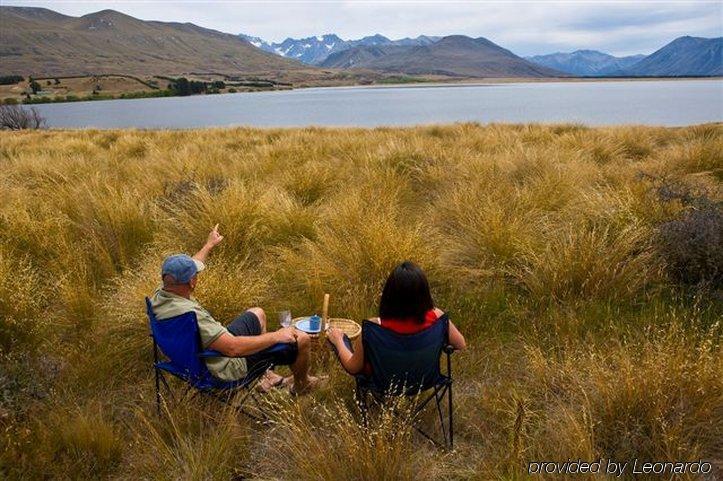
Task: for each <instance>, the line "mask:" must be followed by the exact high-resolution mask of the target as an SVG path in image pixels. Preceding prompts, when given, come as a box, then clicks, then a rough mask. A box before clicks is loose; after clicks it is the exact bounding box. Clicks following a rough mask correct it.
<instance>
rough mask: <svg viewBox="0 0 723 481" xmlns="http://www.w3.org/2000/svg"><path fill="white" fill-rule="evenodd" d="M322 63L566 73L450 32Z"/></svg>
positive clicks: (459, 73)
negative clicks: (421, 41) (430, 40)
mask: <svg viewBox="0 0 723 481" xmlns="http://www.w3.org/2000/svg"><path fill="white" fill-rule="evenodd" d="M321 66H322V67H327V68H363V69H369V70H375V71H378V72H386V73H391V72H402V73H405V74H409V75H443V76H448V77H558V76H564V74H562V73H561V72H559V71H557V70H553V69H550V68H547V67H543V66H540V65H536V64H533V63H531V62H528V61H527V60H525V59H523V58H520V57H518V56H517V55H515V54H513V53H512V52H510V51H509V50H506V49H504V48H502V47H500V46H499V45H497V44H495V43H493V42H491V41H489V40H487V39H486V38H483V37H480V38H470V37H465V36H463V35H450V36H448V37H443V38H442V39H440V40H438V41H436V42H434V43H431V44H428V45H416V46H414V45H409V46H404V45H387V46H378V47H366V46H360V47H354V48H352V49H349V50H345V51H342V52H337V53H334V54H331V55H329V56H328V57H327V59H326V60H325V61H324V62H323V63H322V64H321Z"/></svg>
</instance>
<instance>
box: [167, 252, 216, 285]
mask: <svg viewBox="0 0 723 481" xmlns="http://www.w3.org/2000/svg"><path fill="white" fill-rule="evenodd" d="M205 268H206V265H205V264H204V263H203V262H201V261H199V260H196V259H194V258H193V257H191V256H189V255H186V254H175V255H172V256H168V257H166V259H165V260H164V261H163V267H161V277H163V276H166V275H169V276H171V277H173V279H174V280H175V281H176V282H177V283H178V284H187V283H188V282H189V281H190V280H191V279H193V276H195V275H196V274H197V273H199V272H201V271H202V270H204V269H205Z"/></svg>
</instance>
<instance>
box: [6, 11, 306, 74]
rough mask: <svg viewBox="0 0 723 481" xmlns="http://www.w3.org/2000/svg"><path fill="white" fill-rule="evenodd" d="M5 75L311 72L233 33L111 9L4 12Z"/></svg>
mask: <svg viewBox="0 0 723 481" xmlns="http://www.w3.org/2000/svg"><path fill="white" fill-rule="evenodd" d="M0 20H1V21H2V29H0V56H2V58H3V61H2V70H3V74H5V75H8V74H18V75H24V76H28V75H32V76H35V77H38V76H40V77H42V76H57V75H92V74H107V73H115V74H136V75H159V74H164V75H179V74H184V73H185V74H188V73H194V72H196V73H206V72H221V73H226V74H244V75H254V74H256V75H263V74H268V73H270V72H272V73H278V74H282V73H284V72H289V71H292V72H293V71H302V70H304V71H312V70H313V67H309V66H305V65H302V64H301V63H299V62H296V61H293V60H289V59H285V58H282V57H279V56H278V55H273V54H270V53H268V52H264V51H262V50H260V49H257V48H256V47H254V46H253V45H251V44H249V43H248V42H245V41H243V40H241V39H239V38H238V37H237V36H235V35H231V34H227V33H222V32H218V31H215V30H211V29H206V28H202V27H198V26H196V25H193V24H191V23H183V24H181V23H170V22H153V21H143V20H139V19H137V18H133V17H131V16H129V15H125V14H123V13H120V12H116V11H113V10H103V11H100V12H95V13H91V14H88V15H84V16H82V17H69V16H66V15H61V14H59V13H56V12H53V11H52V10H47V9H40V8H22V7H0Z"/></svg>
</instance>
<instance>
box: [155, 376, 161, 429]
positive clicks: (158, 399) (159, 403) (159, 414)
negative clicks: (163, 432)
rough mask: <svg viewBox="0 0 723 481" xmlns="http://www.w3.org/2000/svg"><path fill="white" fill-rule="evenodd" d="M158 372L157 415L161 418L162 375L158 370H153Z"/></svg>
mask: <svg viewBox="0 0 723 481" xmlns="http://www.w3.org/2000/svg"><path fill="white" fill-rule="evenodd" d="M153 370H154V371H155V372H156V413H157V414H158V416H159V417H160V416H161V386H160V379H159V377H160V373H159V372H158V368H154V369H153Z"/></svg>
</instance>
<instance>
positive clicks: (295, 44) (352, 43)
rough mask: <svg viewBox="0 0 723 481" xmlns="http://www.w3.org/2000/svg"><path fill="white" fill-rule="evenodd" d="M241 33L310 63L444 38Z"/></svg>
mask: <svg viewBox="0 0 723 481" xmlns="http://www.w3.org/2000/svg"><path fill="white" fill-rule="evenodd" d="M239 37H241V38H243V39H244V40H246V41H248V42H250V43H251V44H252V45H254V46H255V47H258V48H260V49H262V50H265V51H267V52H270V53H275V54H277V55H281V56H282V57H288V58H293V59H296V60H299V61H300V62H304V63H306V64H310V65H320V64H321V63H323V62H324V61H325V60H326V59H327V58H328V57H329V55H332V54H334V53H338V52H343V51H345V50H349V49H351V48H354V47H376V46H388V45H402V46H418V45H429V44H430V43H433V42H436V41H437V40H439V38H440V37H429V36H426V35H420V36H418V37H417V38H402V39H399V40H390V39H388V38H387V37H385V36H384V35H379V34H376V35H370V36H368V37H364V38H360V39H358V40H342V39H341V38H339V36H338V35H336V34H333V33H330V34H326V35H321V36H317V37H306V38H299V39H294V38H287V39H286V40H284V41H283V42H280V43H269V42H266V41H265V40H263V39H261V38H259V37H251V36H248V35H244V34H239Z"/></svg>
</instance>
